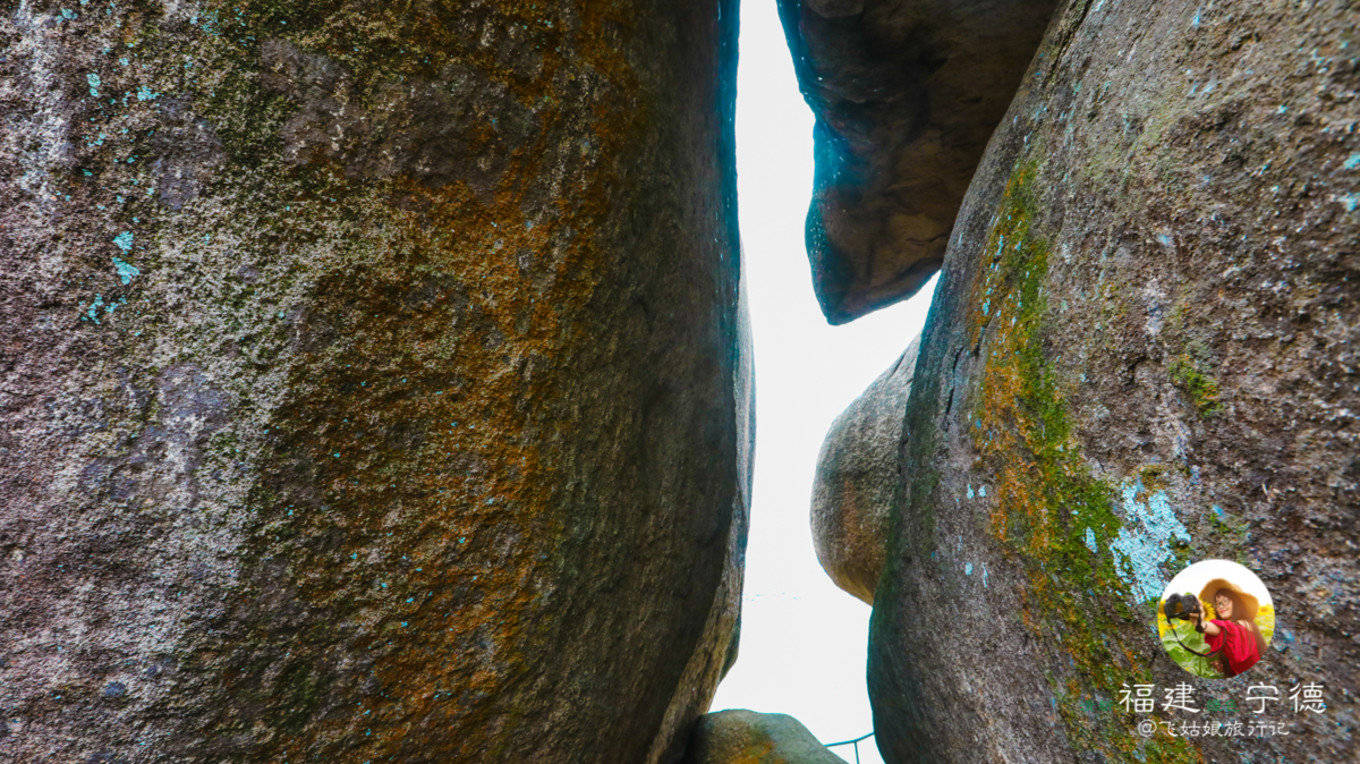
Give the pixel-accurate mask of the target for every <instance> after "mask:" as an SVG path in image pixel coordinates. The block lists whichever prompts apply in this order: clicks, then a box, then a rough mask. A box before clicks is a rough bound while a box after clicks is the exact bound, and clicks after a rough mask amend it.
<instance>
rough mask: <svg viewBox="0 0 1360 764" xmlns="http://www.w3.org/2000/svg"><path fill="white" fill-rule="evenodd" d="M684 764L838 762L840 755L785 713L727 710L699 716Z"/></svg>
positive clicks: (838, 763) (831, 763) (816, 763)
mask: <svg viewBox="0 0 1360 764" xmlns="http://www.w3.org/2000/svg"><path fill="white" fill-rule="evenodd" d="M685 761H686V764H783V763H784V762H787V763H788V764H804V763H805V762H806V764H818V763H819V762H824V763H825V764H841V762H842V761H843V760H842V759H841V758H840V757H838V756H836V755H835V754H834V753H832V752H831V751H829V750H828V749H827V748H826V747H825V746H823V745H822V744H821V743H820V742H818V740H817V738H816V736H815V735H813V734H812V732H811V731H810V730H808V728H807V727H804V726H803V725H802V724H801V723H800V722H799V721H798V720H797V719H795V718H793V717H792V716H789V715H788V714H758V713H756V712H755V711H747V710H746V709H738V708H733V709H728V710H726V711H719V712H717V713H712V714H705V715H703V716H701V717H699V721H698V722H696V723H695V725H694V731H693V732H692V733H691V734H690V740H689V749H688V750H687V751H686V753H685Z"/></svg>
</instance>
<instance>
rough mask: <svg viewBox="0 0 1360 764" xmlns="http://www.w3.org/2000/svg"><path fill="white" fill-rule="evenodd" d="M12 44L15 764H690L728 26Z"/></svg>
mask: <svg viewBox="0 0 1360 764" xmlns="http://www.w3.org/2000/svg"><path fill="white" fill-rule="evenodd" d="M67 5H68V6H69V7H68V8H66V9H65V10H63V9H62V8H61V6H60V5H59V4H51V3H27V2H25V3H19V4H14V3H11V4H9V5H8V6H7V9H6V10H5V11H4V14H3V17H0V46H3V48H4V50H3V52H2V53H0V178H2V179H3V180H0V252H2V253H3V255H2V256H3V258H4V266H3V278H4V285H5V289H4V290H3V291H0V315H3V322H4V326H5V327H6V333H5V338H4V340H3V341H4V346H3V347H4V352H3V359H4V360H3V364H0V373H2V374H3V381H2V383H0V422H3V435H0V506H3V507H4V510H3V513H2V514H0V717H3V718H4V724H3V725H2V726H0V730H3V732H4V733H5V734H3V736H0V759H4V760H6V761H11V760H14V761H85V760H91V761H94V760H99V761H102V760H110V761H115V760H116V761H152V760H157V761H160V760H213V761H238V760H239V761H245V760H250V761H284V760H288V761H303V760H306V761H315V760H325V759H334V760H343V761H365V760H370V759H371V760H374V761H377V760H431V761H435V760H437V761H451V760H468V759H484V760H518V761H541V760H549V759H553V760H560V759H563V758H580V757H587V758H592V759H595V758H598V759H602V760H610V761H640V760H646V759H649V758H666V757H674V756H677V755H678V753H679V751H678V749H677V747H678V746H683V739H682V738H683V735H682V733H684V732H685V731H687V729H688V726H689V724H690V722H691V721H692V720H693V719H694V718H696V717H697V716H698V715H699V714H701V713H702V712H703V711H704V710H705V709H706V706H707V704H708V701H709V698H710V697H711V694H712V690H713V687H714V685H715V683H716V681H717V678H718V675H719V674H720V673H721V671H722V667H723V666H724V664H725V662H726V660H727V658H728V657H729V655H730V653H731V649H730V645H731V642H732V638H731V635H732V634H733V630H734V627H735V621H736V608H737V602H738V596H739V589H740V582H739V579H738V574H739V572H740V559H741V549H742V544H743V542H744V533H745V514H744V512H745V509H744V505H745V491H746V489H745V487H744V482H745V481H746V479H747V477H746V475H745V473H744V469H745V467H744V466H740V465H739V457H740V456H741V455H742V454H744V453H746V451H747V449H748V447H749V446H748V444H747V442H746V441H747V439H748V437H749V432H748V429H747V424H748V423H749V412H748V411H747V410H746V402H745V400H744V395H745V392H744V391H745V386H746V384H747V381H745V380H743V379H741V376H742V373H743V369H744V368H745V363H746V362H745V361H744V360H743V350H742V342H743V340H742V339H741V331H740V329H739V324H740V321H739V313H738V307H737V283H738V271H739V269H738V263H737V258H738V246H737V236H736V230H735V220H736V218H735V210H734V201H735V200H734V192H733V189H734V175H733V169H732V124H731V122H732V95H733V68H734V64H735V31H736V24H735V11H736V6H735V3H731V2H726V1H725V0H724V1H722V2H700V3H693V2H672V1H670V0H635V1H634V0H629V1H625V2H620V3H610V4H598V3H583V2H563V3H553V4H547V5H544V4H538V3H529V2H496V3H486V2H479V1H477V0H472V1H470V2H461V3H440V2H429V1H428V0H418V1H417V2H413V3H402V4H397V5H393V4H390V3H378V2H366V1H360V0H347V1H341V0H337V1H335V2H325V3H288V2H276V1H274V0H268V1H266V0H259V1H251V2H243V3H218V2H178V3H165V4H161V3H116V4H115V3H111V2H100V0H92V1H91V2H90V3H88V4H87V3H79V4H78V3H69V4H67Z"/></svg>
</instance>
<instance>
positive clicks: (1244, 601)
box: [1199, 578, 1269, 655]
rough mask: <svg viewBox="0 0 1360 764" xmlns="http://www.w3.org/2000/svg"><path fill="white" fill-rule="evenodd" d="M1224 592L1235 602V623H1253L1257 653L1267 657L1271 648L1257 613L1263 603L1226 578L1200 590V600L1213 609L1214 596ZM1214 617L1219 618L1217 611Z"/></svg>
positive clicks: (1218, 579) (1214, 581)
mask: <svg viewBox="0 0 1360 764" xmlns="http://www.w3.org/2000/svg"><path fill="white" fill-rule="evenodd" d="M1224 590H1226V591H1227V593H1228V596H1229V597H1230V598H1232V601H1233V617H1232V619H1233V620H1234V621H1240V620H1247V621H1251V625H1252V627H1253V628H1252V630H1253V631H1254V632H1255V633H1256V649H1257V652H1259V653H1260V654H1261V655H1265V652H1266V648H1267V647H1269V645H1268V644H1267V643H1266V638H1265V635H1264V634H1262V633H1261V627H1260V625H1259V624H1257V623H1256V613H1257V611H1259V610H1260V609H1261V603H1260V601H1259V600H1257V599H1256V597H1254V596H1252V595H1250V594H1247V593H1246V592H1244V591H1242V590H1241V589H1240V588H1238V587H1237V585H1236V584H1234V583H1233V582H1231V581H1229V580H1228V579H1226V578H1215V579H1214V580H1212V581H1210V582H1209V583H1207V584H1205V585H1204V588H1203V589H1200V591H1199V599H1200V601H1201V602H1205V603H1208V604H1209V606H1210V607H1213V604H1214V595H1215V594H1218V593H1219V592H1220V591H1224ZM1214 615H1215V616H1218V615H1219V613H1218V612H1217V611H1216V610H1215V612H1214Z"/></svg>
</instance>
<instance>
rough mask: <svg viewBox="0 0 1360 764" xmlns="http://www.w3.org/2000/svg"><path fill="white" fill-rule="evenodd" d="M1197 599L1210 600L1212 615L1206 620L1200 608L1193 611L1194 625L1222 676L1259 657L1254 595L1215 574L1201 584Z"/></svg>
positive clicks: (1235, 672)
mask: <svg viewBox="0 0 1360 764" xmlns="http://www.w3.org/2000/svg"><path fill="white" fill-rule="evenodd" d="M1199 598H1200V599H1201V600H1204V601H1212V602H1213V606H1214V613H1215V615H1217V617H1216V618H1213V619H1211V620H1206V619H1205V618H1204V617H1203V616H1204V613H1203V612H1202V611H1201V612H1199V613H1195V614H1194V616H1195V629H1196V630H1197V631H1200V632H1203V633H1204V641H1205V642H1207V643H1208V644H1209V649H1210V650H1212V651H1213V652H1212V653H1211V656H1212V657H1213V658H1214V659H1215V665H1216V666H1218V668H1219V670H1220V671H1222V672H1223V675H1224V676H1237V675H1238V674H1240V673H1242V672H1243V671H1246V670H1247V669H1249V668H1251V667H1252V666H1254V665H1256V662H1257V661H1259V660H1260V659H1261V654H1262V653H1264V652H1265V649H1266V641H1265V637H1264V636H1262V634H1261V629H1260V628H1259V627H1258V626H1257V625H1256V611H1257V609H1258V608H1259V604H1258V603H1257V601H1256V598H1255V597H1253V596H1251V595H1250V594H1247V593H1246V592H1244V591H1242V590H1241V589H1238V588H1237V587H1236V586H1233V585H1232V583H1230V582H1228V581H1226V580H1224V579H1222V578H1215V579H1214V580H1212V581H1210V582H1209V583H1208V584H1206V585H1205V587H1204V589H1203V591H1202V592H1201V593H1200V597H1199Z"/></svg>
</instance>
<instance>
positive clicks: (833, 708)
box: [712, 0, 935, 764]
mask: <svg viewBox="0 0 1360 764" xmlns="http://www.w3.org/2000/svg"><path fill="white" fill-rule="evenodd" d="M736 130H737V189H738V199H739V217H740V223H741V234H742V243H743V248H744V256H745V269H746V272H745V279H746V286H747V288H748V297H749V300H750V308H751V326H752V333H753V337H754V342H755V381H756V396H755V397H756V450H755V475H754V482H755V487H754V492H753V494H754V495H753V504H754V506H753V507H752V512H751V534H750V543H749V546H748V548H747V553H746V580H745V596H744V599H743V603H742V630H741V643H740V652H739V654H738V658H737V663H736V665H735V666H733V667H732V671H731V672H730V673H729V674H728V675H727V678H726V679H725V680H724V681H723V683H722V684H721V686H719V687H718V693H717V697H716V698H715V699H714V701H713V706H712V709H713V710H715V711H716V710H721V709H724V708H749V709H752V710H754V711H762V712H778V713H786V714H790V715H791V716H793V717H795V718H796V719H798V720H799V721H801V722H802V723H803V724H805V725H807V727H808V728H809V729H811V730H812V732H813V734H815V735H817V737H818V738H820V739H821V740H822V741H823V742H833V741H837V740H846V739H849V738H855V737H859V736H860V735H862V734H864V733H866V732H869V731H870V730H871V729H872V727H873V723H872V721H871V717H870V711H869V698H868V692H867V690H866V687H865V679H864V662H865V648H866V642H867V639H868V625H869V607H868V606H867V605H865V604H864V603H862V602H860V601H859V600H857V599H855V598H854V597H851V596H850V595H849V594H846V593H844V592H842V591H841V590H840V589H838V588H836V587H835V585H834V584H832V583H831V579H830V578H828V577H827V576H826V573H825V572H823V571H822V569H821V566H820V565H818V563H817V555H816V552H815V551H813V547H812V536H811V531H810V528H809V524H808V512H809V500H810V497H811V495H812V477H813V473H814V471H815V468H816V463H817V451H818V449H819V448H820V446H821V443H822V438H823V436H824V435H825V434H826V430H827V428H828V427H829V426H830V424H831V421H832V420H833V419H834V418H835V417H836V415H837V414H839V413H840V412H841V411H842V410H844V409H845V407H846V406H847V405H849V403H850V402H851V401H852V400H854V399H855V398H856V397H857V396H858V395H859V394H860V393H861V392H862V391H863V390H864V388H865V387H867V386H868V385H869V383H870V382H872V381H873V380H874V378H875V377H877V376H878V375H879V374H880V373H882V372H883V371H884V370H885V369H887V368H888V367H889V366H891V365H892V363H893V362H894V361H896V360H897V357H898V355H900V354H901V352H902V350H903V349H905V348H906V346H907V343H908V342H910V341H911V339H912V338H913V337H915V336H916V335H917V334H919V333H920V331H921V326H922V324H923V323H924V321H925V313H926V309H927V308H928V306H929V301H930V295H931V294H932V293H933V292H934V289H935V282H934V280H932V281H931V282H930V283H928V284H927V285H926V286H925V288H924V289H922V290H921V292H920V293H918V294H917V295H916V296H915V297H913V298H912V299H911V300H909V301H907V302H905V303H899V304H897V305H894V306H892V307H889V308H885V309H883V310H880V311H878V312H876V313H873V314H871V315H869V316H866V317H864V318H860V319H857V320H855V321H853V322H851V323H850V324H848V325H844V326H839V327H832V326H830V325H828V324H827V323H826V320H825V319H824V318H823V317H822V314H821V311H820V310H819V309H818V307H817V303H816V299H815V297H814V296H813V292H812V279H811V274H810V272H809V267H808V262H807V253H806V251H805V250H804V248H803V219H804V216H805V215H806V212H807V205H808V200H809V198H810V194H811V189H812V113H811V112H810V111H809V110H808V108H807V106H806V104H804V102H803V99H802V96H801V94H800V93H799V92H798V84H797V81H796V80H795V78H794V74H793V64H792V61H791V59H790V55H789V51H788V48H787V46H786V45H785V42H784V35H783V31H782V29H781V28H780V26H779V19H778V16H777V15H776V13H775V0H754V1H753V2H745V3H742V8H741V39H740V64H739V68H738V75H737V126H736ZM872 743H873V741H872V740H868V741H865V742H864V743H861V744H860V757H861V761H863V762H865V764H868V762H878V761H881V759H880V758H879V756H878V751H877V749H876V748H875V747H874V746H873V745H872ZM866 744H867V745H866ZM834 752H835V753H837V754H838V755H840V756H842V757H843V758H846V759H847V760H849V761H853V760H854V752H853V749H851V748H850V747H849V746H844V747H840V748H836V749H834Z"/></svg>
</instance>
